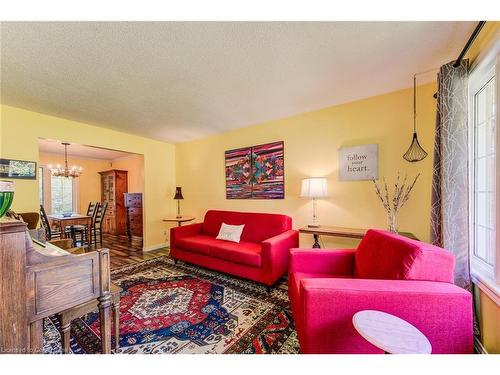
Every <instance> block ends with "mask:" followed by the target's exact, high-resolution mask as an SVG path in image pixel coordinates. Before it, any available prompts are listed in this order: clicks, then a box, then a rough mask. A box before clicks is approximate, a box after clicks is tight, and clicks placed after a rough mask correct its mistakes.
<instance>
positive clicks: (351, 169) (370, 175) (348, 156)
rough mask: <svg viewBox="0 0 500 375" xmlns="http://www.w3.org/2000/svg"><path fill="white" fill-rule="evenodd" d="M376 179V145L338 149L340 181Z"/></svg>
mask: <svg viewBox="0 0 500 375" xmlns="http://www.w3.org/2000/svg"><path fill="white" fill-rule="evenodd" d="M377 178H378V145H377V144H369V145H361V146H354V147H342V148H341V149H339V179H340V181H360V180H372V179H377Z"/></svg>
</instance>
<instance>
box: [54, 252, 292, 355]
mask: <svg viewBox="0 0 500 375" xmlns="http://www.w3.org/2000/svg"><path fill="white" fill-rule="evenodd" d="M111 279H112V281H113V282H114V283H116V284H117V285H119V286H120V287H121V288H122V289H123V291H122V293H121V301H120V348H119V349H118V351H117V353H123V354H133V353H139V354H148V353H151V354H162V353H165V354H175V353H180V354H189V353H193V354H195V353H198V354H222V353H228V354H230V353H233V354H237V353H241V354H243V353H248V354H253V353H283V354H291V353H298V351H299V346H298V340H297V335H296V332H295V327H294V324H293V319H292V316H291V312H290V307H289V303H288V295H287V289H286V283H284V282H282V283H281V285H278V286H276V287H274V288H273V289H272V291H271V292H270V293H268V292H267V290H266V288H265V287H264V286H263V285H261V284H258V283H255V282H252V281H249V280H244V279H240V278H236V277H232V276H229V275H224V274H221V273H218V272H214V271H210V270H207V269H204V268H201V267H197V266H194V265H189V264H186V263H182V262H179V264H174V262H173V259H172V258H170V257H168V256H162V257H158V258H154V259H151V260H149V261H145V262H141V263H137V264H134V265H129V266H125V267H121V268H119V269H116V270H114V271H112V272H111ZM113 347H114V342H113ZM100 348H101V344H100V335H99V319H98V313H97V311H96V312H93V313H90V314H87V315H85V316H83V317H81V318H79V319H75V320H74V321H73V322H72V325H71V351H72V352H73V353H75V354H80V353H82V354H84V353H89V354H90V353H99V352H100ZM44 352H45V353H61V337H60V334H59V322H58V319H57V317H56V316H52V317H49V318H47V319H45V320H44Z"/></svg>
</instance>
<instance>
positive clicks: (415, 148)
mask: <svg viewBox="0 0 500 375" xmlns="http://www.w3.org/2000/svg"><path fill="white" fill-rule="evenodd" d="M426 156H427V152H425V150H424V149H423V148H422V146H420V143H419V142H418V137H417V75H416V74H415V75H414V76H413V139H412V141H411V144H410V147H409V148H408V150H407V151H406V152H405V153H404V155H403V158H404V159H405V160H406V161H409V162H410V163H415V162H417V161H420V160H424V159H425V157H426Z"/></svg>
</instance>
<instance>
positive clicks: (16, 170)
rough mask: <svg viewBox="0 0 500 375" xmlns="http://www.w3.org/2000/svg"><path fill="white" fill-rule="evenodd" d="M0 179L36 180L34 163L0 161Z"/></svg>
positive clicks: (10, 160)
mask: <svg viewBox="0 0 500 375" xmlns="http://www.w3.org/2000/svg"><path fill="white" fill-rule="evenodd" d="M0 178H18V179H23V180H36V162H35V161H25V160H14V159H0Z"/></svg>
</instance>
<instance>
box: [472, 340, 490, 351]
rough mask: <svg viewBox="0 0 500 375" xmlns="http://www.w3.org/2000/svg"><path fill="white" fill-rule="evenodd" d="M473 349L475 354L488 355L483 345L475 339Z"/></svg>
mask: <svg viewBox="0 0 500 375" xmlns="http://www.w3.org/2000/svg"><path fill="white" fill-rule="evenodd" d="M474 349H476V352H478V353H479V354H488V351H487V350H486V349H485V348H484V346H483V344H482V343H481V341H479V339H478V338H477V337H474Z"/></svg>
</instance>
